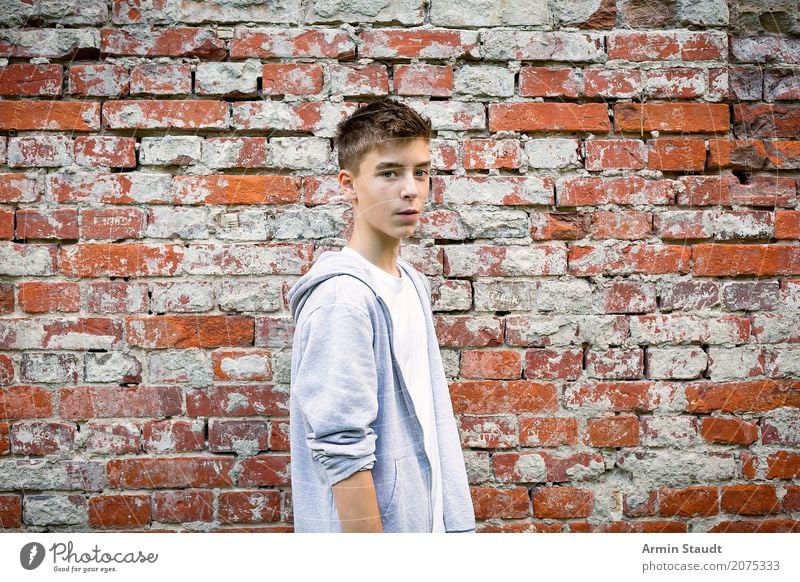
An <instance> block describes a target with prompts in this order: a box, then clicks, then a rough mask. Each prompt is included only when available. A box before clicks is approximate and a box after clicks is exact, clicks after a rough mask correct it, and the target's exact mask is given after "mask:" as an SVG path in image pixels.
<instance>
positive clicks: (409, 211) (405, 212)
mask: <svg viewBox="0 0 800 582" xmlns="http://www.w3.org/2000/svg"><path fill="white" fill-rule="evenodd" d="M397 214H406V215H410V214H419V210H404V211H403V212H398V213H397Z"/></svg>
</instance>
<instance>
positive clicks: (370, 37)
mask: <svg viewBox="0 0 800 582" xmlns="http://www.w3.org/2000/svg"><path fill="white" fill-rule="evenodd" d="M359 40H360V41H361V46H360V48H359V56H362V57H380V58H393V59H415V58H435V59H447V58H459V57H463V56H470V57H476V56H477V55H478V48H479V46H480V43H479V41H478V35H477V34H475V33H474V32H472V31H460V30H449V29H427V28H425V29H422V28H420V29H413V30H404V29H400V30H397V29H387V28H379V29H378V28H376V29H366V30H364V31H362V32H361V33H360V34H359ZM231 56H233V55H231Z"/></svg>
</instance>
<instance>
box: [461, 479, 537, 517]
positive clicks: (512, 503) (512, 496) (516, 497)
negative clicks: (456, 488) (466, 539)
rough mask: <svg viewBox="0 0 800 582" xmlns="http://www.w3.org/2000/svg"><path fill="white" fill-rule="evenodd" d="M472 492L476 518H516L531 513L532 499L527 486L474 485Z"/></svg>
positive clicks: (527, 515)
mask: <svg viewBox="0 0 800 582" xmlns="http://www.w3.org/2000/svg"><path fill="white" fill-rule="evenodd" d="M471 492H472V503H473V505H474V507H475V518H476V519H479V520H480V519H494V518H501V519H515V518H520V517H529V516H530V515H531V500H530V498H529V497H528V490H527V489H526V488H525V487H515V488H513V489H495V488H492V487H472V488H471Z"/></svg>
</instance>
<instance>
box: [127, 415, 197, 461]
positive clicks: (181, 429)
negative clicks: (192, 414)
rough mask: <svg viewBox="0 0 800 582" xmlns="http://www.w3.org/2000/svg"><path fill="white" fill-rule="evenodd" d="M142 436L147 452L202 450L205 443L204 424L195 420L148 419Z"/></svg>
mask: <svg viewBox="0 0 800 582" xmlns="http://www.w3.org/2000/svg"><path fill="white" fill-rule="evenodd" d="M142 436H143V448H144V450H145V451H146V452H149V453H163V452H176V453H185V452H187V451H202V450H203V449H204V448H205V443H206V437H205V424H204V422H202V421H196V420H181V419H169V420H148V421H147V422H145V424H144V427H143V430H142Z"/></svg>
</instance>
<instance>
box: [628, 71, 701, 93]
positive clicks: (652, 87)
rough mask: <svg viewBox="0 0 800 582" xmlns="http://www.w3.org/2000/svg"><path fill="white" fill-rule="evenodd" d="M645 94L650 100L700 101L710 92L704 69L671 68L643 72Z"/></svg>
mask: <svg viewBox="0 0 800 582" xmlns="http://www.w3.org/2000/svg"><path fill="white" fill-rule="evenodd" d="M643 74H644V85H645V86H646V89H645V92H646V94H647V97H648V98H650V99H700V98H703V97H705V94H706V92H707V90H708V85H709V83H708V79H707V77H708V75H709V74H710V73H706V72H705V70H704V69H700V68H691V67H669V68H659V69H648V70H645V71H643Z"/></svg>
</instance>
